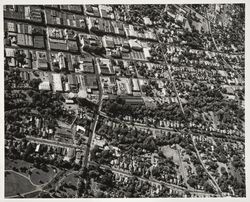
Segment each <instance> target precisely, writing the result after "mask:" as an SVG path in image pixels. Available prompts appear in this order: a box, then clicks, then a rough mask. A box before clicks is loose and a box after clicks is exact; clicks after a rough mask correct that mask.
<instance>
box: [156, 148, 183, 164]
mask: <svg viewBox="0 0 250 202" xmlns="http://www.w3.org/2000/svg"><path fill="white" fill-rule="evenodd" d="M161 150H162V152H163V154H164V156H166V157H167V158H171V157H173V161H174V162H175V163H176V164H180V158H179V155H178V151H177V150H175V149H172V148H170V146H169V145H168V146H164V147H162V148H161Z"/></svg>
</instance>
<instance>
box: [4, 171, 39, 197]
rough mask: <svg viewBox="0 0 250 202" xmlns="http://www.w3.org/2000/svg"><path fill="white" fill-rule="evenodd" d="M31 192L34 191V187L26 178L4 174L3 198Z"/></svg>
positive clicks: (11, 173)
mask: <svg viewBox="0 0 250 202" xmlns="http://www.w3.org/2000/svg"><path fill="white" fill-rule="evenodd" d="M33 190H35V187H34V186H33V185H32V184H31V183H30V182H29V181H28V180H27V179H26V178H24V177H22V176H20V175H18V174H16V173H13V172H8V171H6V172H5V190H4V191H5V197H9V196H15V195H18V194H22V193H26V192H30V191H33Z"/></svg>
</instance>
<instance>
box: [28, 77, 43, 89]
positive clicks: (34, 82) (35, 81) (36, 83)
mask: <svg viewBox="0 0 250 202" xmlns="http://www.w3.org/2000/svg"><path fill="white" fill-rule="evenodd" d="M41 82H42V80H41V79H40V78H38V79H37V78H34V79H32V80H31V81H30V82H29V85H30V86H31V87H32V88H34V89H38V86H39V84H40V83H41Z"/></svg>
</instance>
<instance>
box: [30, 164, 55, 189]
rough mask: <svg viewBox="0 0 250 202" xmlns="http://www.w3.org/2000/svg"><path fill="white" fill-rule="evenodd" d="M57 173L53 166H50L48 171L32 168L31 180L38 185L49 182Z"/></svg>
mask: <svg viewBox="0 0 250 202" xmlns="http://www.w3.org/2000/svg"><path fill="white" fill-rule="evenodd" d="M55 174H56V173H54V171H53V169H52V168H51V167H48V172H45V171H43V170H41V169H37V168H35V169H34V170H32V173H31V175H30V180H31V181H32V182H33V183H34V184H36V185H41V184H44V183H47V182H49V181H50V179H51V178H52V177H53V176H54V175H55Z"/></svg>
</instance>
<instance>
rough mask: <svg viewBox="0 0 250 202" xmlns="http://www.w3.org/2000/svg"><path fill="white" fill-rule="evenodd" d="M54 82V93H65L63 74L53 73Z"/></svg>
mask: <svg viewBox="0 0 250 202" xmlns="http://www.w3.org/2000/svg"><path fill="white" fill-rule="evenodd" d="M52 82H53V83H52V86H53V91H54V92H57V91H63V87H62V77H61V74H57V73H53V74H52Z"/></svg>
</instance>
